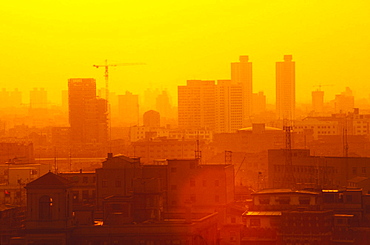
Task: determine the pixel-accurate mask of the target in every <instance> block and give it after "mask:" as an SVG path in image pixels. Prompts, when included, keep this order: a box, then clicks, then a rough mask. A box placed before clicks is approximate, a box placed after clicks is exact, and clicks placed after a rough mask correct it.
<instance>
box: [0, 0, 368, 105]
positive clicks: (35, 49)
mask: <svg viewBox="0 0 370 245" xmlns="http://www.w3.org/2000/svg"><path fill="white" fill-rule="evenodd" d="M369 16H370V1H368V0H363V1H359V0H354V1H340V0H336V1H332V0H325V1H322V0H321V1H316V0H306V1H304V0H291V1H287V0H285V1H282V0H264V1H260V0H254V1H252V0H241V1H232V0H227V1H226V0H225V1H217V0H212V1H205V0H187V1H161V0H158V1H145V0H142V1H122V0H116V1H113V0H104V1H102V0H100V1H95V0H89V1H87V0H86V1H85V0H63V1H48V0H44V1H41V0H33V1H29V0H27V1H26V0H18V1H2V2H1V4H0V23H1V24H0V25H1V28H0V31H1V38H0V45H1V49H0V50H1V51H0V57H1V59H0V62H1V64H0V65H1V73H0V88H2V87H6V88H8V89H10V90H13V89H14V88H20V89H21V90H22V91H24V94H25V96H26V94H28V90H30V89H32V88H33V87H45V88H46V89H47V90H48V91H50V92H49V94H50V97H51V96H53V97H54V98H53V99H52V100H53V101H57V102H59V101H60V98H59V97H60V92H59V91H60V90H62V89H67V79H68V78H73V77H93V78H96V79H97V82H98V87H103V86H104V79H103V74H104V71H103V69H102V68H99V69H96V68H94V67H93V65H94V64H103V63H104V60H105V59H108V61H109V62H111V63H127V62H145V63H146V64H147V65H145V66H126V67H116V68H112V69H111V70H110V88H111V91H115V92H117V93H118V94H123V93H124V92H125V91H126V90H129V91H131V92H133V93H139V94H142V93H143V91H144V89H145V88H147V87H152V88H156V87H159V88H163V89H168V91H169V92H170V93H171V94H172V95H173V97H175V96H177V86H178V85H184V84H185V83H186V80H188V79H228V78H230V63H231V62H235V61H238V57H239V55H249V57H250V61H252V62H253V73H254V75H253V90H254V92H258V91H260V90H263V91H265V94H266V95H267V99H268V102H270V103H272V102H274V100H275V62H276V61H281V60H282V59H283V55H284V54H292V55H293V60H294V61H295V62H296V87H297V89H296V92H297V100H301V101H309V100H310V96H311V95H310V94H311V91H312V90H314V89H316V88H315V87H313V85H317V84H320V83H321V84H333V85H334V86H330V87H323V90H324V91H325V92H326V94H325V100H326V101H328V100H331V99H333V98H334V94H337V93H340V92H342V91H344V89H345V86H349V87H350V88H351V89H352V90H353V91H354V93H355V95H356V97H357V98H360V97H363V98H369V94H370V81H369V80H370V66H369V65H370V62H369V59H370V37H369V35H370V17H369ZM56 97H57V98H56ZM175 98H176V97H175ZM175 98H174V99H175Z"/></svg>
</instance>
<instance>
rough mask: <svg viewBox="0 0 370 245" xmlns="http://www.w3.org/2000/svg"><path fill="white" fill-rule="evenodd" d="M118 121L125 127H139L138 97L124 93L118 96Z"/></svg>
mask: <svg viewBox="0 0 370 245" xmlns="http://www.w3.org/2000/svg"><path fill="white" fill-rule="evenodd" d="M118 114H119V116H118V117H119V121H120V122H121V123H123V124H124V125H125V126H134V125H139V95H137V94H132V93H131V92H128V91H126V94H124V95H118Z"/></svg>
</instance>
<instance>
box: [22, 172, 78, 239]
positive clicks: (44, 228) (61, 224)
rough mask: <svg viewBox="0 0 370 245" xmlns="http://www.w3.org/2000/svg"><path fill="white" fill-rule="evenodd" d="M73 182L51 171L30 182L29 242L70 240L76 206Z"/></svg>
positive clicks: (28, 197) (28, 194)
mask: <svg viewBox="0 0 370 245" xmlns="http://www.w3.org/2000/svg"><path fill="white" fill-rule="evenodd" d="M70 187H71V183H70V182H69V181H68V180H66V179H65V178H63V177H60V176H57V175H55V174H53V173H51V172H49V173H47V174H45V175H43V176H41V177H40V178H38V179H36V180H34V181H32V182H30V183H28V184H27V185H26V187H25V188H26V190H27V219H26V224H25V225H26V231H27V232H26V241H27V243H25V244H32V243H34V244H47V245H49V244H50V245H51V244H61V245H66V244H69V243H68V242H67V241H68V237H69V229H70V228H71V227H72V220H73V209H72V198H71V197H72V195H71V192H70Z"/></svg>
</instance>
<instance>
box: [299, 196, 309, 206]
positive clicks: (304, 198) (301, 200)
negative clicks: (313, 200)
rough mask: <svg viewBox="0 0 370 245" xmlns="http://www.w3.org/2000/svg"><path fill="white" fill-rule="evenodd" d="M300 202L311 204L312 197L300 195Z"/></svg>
mask: <svg viewBox="0 0 370 245" xmlns="http://www.w3.org/2000/svg"><path fill="white" fill-rule="evenodd" d="M299 204H303V205H308V204H310V198H309V197H300V198H299Z"/></svg>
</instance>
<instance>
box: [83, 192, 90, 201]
mask: <svg viewBox="0 0 370 245" xmlns="http://www.w3.org/2000/svg"><path fill="white" fill-rule="evenodd" d="M82 199H84V200H87V199H89V191H88V190H84V191H82Z"/></svg>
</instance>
